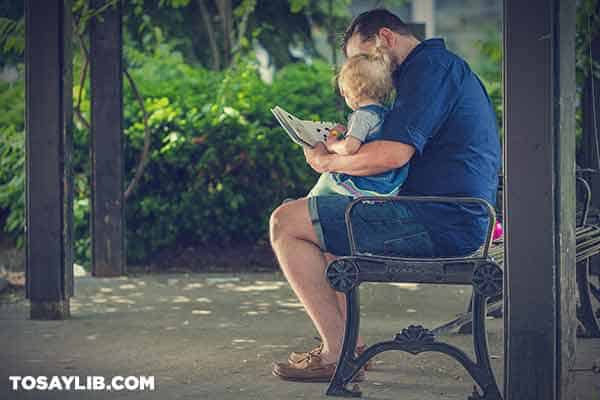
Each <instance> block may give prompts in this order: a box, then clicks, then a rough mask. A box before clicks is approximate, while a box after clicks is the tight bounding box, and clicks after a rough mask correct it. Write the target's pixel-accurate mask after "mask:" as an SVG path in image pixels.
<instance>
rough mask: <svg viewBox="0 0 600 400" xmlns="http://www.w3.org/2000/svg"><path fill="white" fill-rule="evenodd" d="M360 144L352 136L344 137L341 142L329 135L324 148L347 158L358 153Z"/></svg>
mask: <svg viewBox="0 0 600 400" xmlns="http://www.w3.org/2000/svg"><path fill="white" fill-rule="evenodd" d="M361 145H362V142H361V141H360V140H358V139H357V138H355V137H353V136H346V137H345V138H344V139H342V140H338V138H337V136H333V135H329V136H328V137H327V142H326V143H325V146H326V147H327V150H329V151H330V152H332V153H336V154H339V155H342V156H349V155H351V154H354V153H356V152H357V151H358V149H359V148H360V146H361Z"/></svg>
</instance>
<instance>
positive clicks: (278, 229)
mask: <svg viewBox="0 0 600 400" xmlns="http://www.w3.org/2000/svg"><path fill="white" fill-rule="evenodd" d="M288 204H289V203H285V204H282V205H280V206H279V207H277V208H276V209H275V210H274V211H273V212H272V213H271V219H270V220H269V237H270V239H271V243H275V242H278V241H279V240H281V238H282V237H283V236H285V235H286V230H287V227H289V225H290V224H289V219H290V217H291V214H290V213H291V210H290V209H289V208H290V207H289V206H288ZM286 221H288V222H286Z"/></svg>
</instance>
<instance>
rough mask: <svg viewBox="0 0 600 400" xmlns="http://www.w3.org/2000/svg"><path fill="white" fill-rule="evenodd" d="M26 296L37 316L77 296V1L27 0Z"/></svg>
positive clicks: (57, 313) (50, 315) (53, 313)
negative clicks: (74, 234)
mask: <svg viewBox="0 0 600 400" xmlns="http://www.w3.org/2000/svg"><path fill="white" fill-rule="evenodd" d="M25 18H26V24H25V25H26V38H25V43H26V50H25V65H26V87H27V89H26V90H27V92H26V96H27V98H26V131H27V138H26V142H27V156H26V158H27V162H26V165H27V166H26V169H27V188H26V196H27V217H26V218H27V222H26V224H27V239H26V240H27V249H26V257H27V266H26V273H27V296H28V298H29V299H30V300H31V318H32V319H64V318H68V317H69V298H70V297H71V296H72V295H73V242H72V228H73V215H72V209H73V207H72V205H73V185H72V174H71V147H72V140H71V139H72V95H71V92H72V90H73V89H72V88H73V76H72V57H71V55H72V53H71V34H72V22H71V2H70V1H64V0H27V1H26V2H25Z"/></svg>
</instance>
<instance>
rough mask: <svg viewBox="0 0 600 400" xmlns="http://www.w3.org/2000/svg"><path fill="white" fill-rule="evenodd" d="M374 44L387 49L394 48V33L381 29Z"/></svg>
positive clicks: (387, 29)
mask: <svg viewBox="0 0 600 400" xmlns="http://www.w3.org/2000/svg"><path fill="white" fill-rule="evenodd" d="M376 44H377V45H378V46H384V47H387V48H388V49H390V48H393V47H395V44H396V33H395V32H394V31H392V30H391V29H389V28H381V29H380V30H379V32H378V33H377V36H376Z"/></svg>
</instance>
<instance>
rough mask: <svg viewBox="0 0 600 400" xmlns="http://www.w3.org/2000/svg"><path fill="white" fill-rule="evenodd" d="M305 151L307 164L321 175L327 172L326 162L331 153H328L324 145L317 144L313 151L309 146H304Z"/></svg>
mask: <svg viewBox="0 0 600 400" xmlns="http://www.w3.org/2000/svg"><path fill="white" fill-rule="evenodd" d="M303 149H304V157H306V162H307V163H308V165H310V166H311V167H312V169H314V170H315V171H316V172H318V173H319V174H322V173H323V172H327V169H326V167H325V160H326V158H327V156H328V155H329V153H328V152H327V149H326V148H325V145H324V144H323V143H317V144H316V145H315V147H313V148H312V149H311V148H310V147H307V146H304V147H303Z"/></svg>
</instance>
